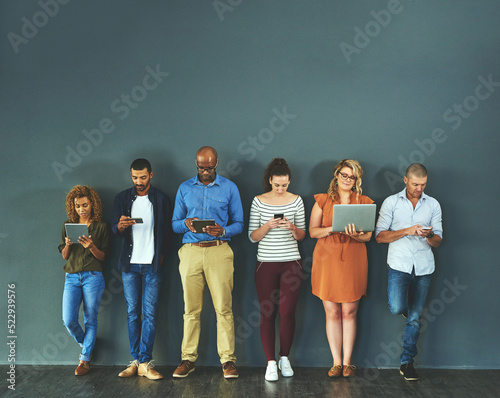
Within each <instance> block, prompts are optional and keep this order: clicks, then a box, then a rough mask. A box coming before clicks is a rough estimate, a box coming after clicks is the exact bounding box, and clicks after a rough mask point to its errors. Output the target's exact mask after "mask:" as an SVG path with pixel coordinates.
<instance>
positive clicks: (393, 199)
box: [375, 188, 443, 276]
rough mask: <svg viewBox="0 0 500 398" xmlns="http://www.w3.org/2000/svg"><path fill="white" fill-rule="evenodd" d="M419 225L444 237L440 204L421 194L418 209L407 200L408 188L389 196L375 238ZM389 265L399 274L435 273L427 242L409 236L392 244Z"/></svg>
mask: <svg viewBox="0 0 500 398" xmlns="http://www.w3.org/2000/svg"><path fill="white" fill-rule="evenodd" d="M415 224H419V225H421V226H422V227H432V231H433V232H434V233H435V234H436V235H439V236H440V237H441V238H442V237H443V225H442V221H441V206H440V205H439V202H438V201H437V200H436V199H434V198H432V197H430V196H428V195H426V194H425V193H423V192H422V196H421V197H420V199H419V200H418V202H417V205H416V206H415V208H413V204H412V203H411V202H410V200H409V199H408V198H407V197H406V188H405V189H403V190H402V191H401V192H399V193H397V194H395V195H391V196H389V197H388V198H387V199H386V200H384V203H382V207H381V208H380V212H379V218H378V220H377V226H376V227H375V236H377V235H378V234H379V233H380V232H382V231H398V230H400V229H404V228H408V227H411V226H413V225H415ZM387 264H389V267H391V268H392V269H395V270H396V271H401V272H406V273H408V274H411V273H412V270H413V267H415V275H417V276H420V275H429V274H432V273H433V272H434V269H435V264H434V255H433V254H432V247H431V245H429V243H428V242H427V239H426V238H423V237H420V236H416V235H407V236H404V237H402V238H400V239H398V240H396V241H394V242H391V243H389V252H388V254H387Z"/></svg>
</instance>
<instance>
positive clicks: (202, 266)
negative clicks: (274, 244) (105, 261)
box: [172, 147, 243, 378]
mask: <svg viewBox="0 0 500 398" xmlns="http://www.w3.org/2000/svg"><path fill="white" fill-rule="evenodd" d="M218 164H219V160H218V157H217V151H216V150H215V149H214V148H212V147H202V148H200V149H199V150H198V152H197V154H196V167H197V169H198V175H197V176H196V177H194V178H191V179H189V180H187V181H185V182H183V183H182V184H181V185H180V187H179V189H178V191H177V196H176V198H175V208H174V213H173V217H172V228H173V230H174V232H176V233H179V234H184V235H183V238H182V243H183V245H182V247H181V249H180V250H179V259H180V264H179V273H180V274H181V281H182V287H183V290H184V336H183V339H182V347H181V356H182V362H181V364H180V365H179V366H178V367H177V369H176V370H175V371H174V373H173V376H174V377H186V376H188V375H189V374H190V373H191V372H193V371H194V369H195V365H194V363H195V361H196V359H197V358H198V343H199V339H200V315H201V310H202V308H203V291H204V289H205V285H208V288H209V289H210V294H211V296H212V302H213V305H214V309H215V312H216V315H217V349H218V353H219V356H220V361H221V363H222V370H223V372H224V377H225V378H237V377H238V370H237V369H236V366H235V364H234V362H235V361H236V357H235V356H234V345H235V336H234V319H233V310H232V291H233V271H234V267H233V257H234V256H233V251H232V250H231V247H230V246H229V243H228V242H229V241H230V240H231V237H233V236H234V235H237V234H239V233H241V232H242V231H243V207H242V205H241V199H240V193H239V191H238V188H237V187H236V185H235V184H234V183H233V182H231V181H229V180H228V179H227V178H224V177H222V176H220V175H218V174H217V173H216V168H217V165H218ZM198 219H200V220H207V219H213V220H215V225H209V226H206V227H204V228H203V232H197V231H196V229H195V228H194V226H193V220H198Z"/></svg>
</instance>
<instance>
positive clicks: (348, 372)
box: [342, 365, 356, 377]
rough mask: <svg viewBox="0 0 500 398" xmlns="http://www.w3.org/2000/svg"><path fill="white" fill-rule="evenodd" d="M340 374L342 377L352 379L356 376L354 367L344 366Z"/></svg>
mask: <svg viewBox="0 0 500 398" xmlns="http://www.w3.org/2000/svg"><path fill="white" fill-rule="evenodd" d="M342 374H343V375H344V377H353V376H355V375H356V366H354V365H344V369H343V370H342Z"/></svg>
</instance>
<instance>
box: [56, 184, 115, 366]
mask: <svg viewBox="0 0 500 398" xmlns="http://www.w3.org/2000/svg"><path fill="white" fill-rule="evenodd" d="M66 212H67V213H68V221H66V222H67V223H78V224H87V226H88V231H89V236H82V237H80V238H79V239H78V242H72V241H71V240H70V239H69V238H68V237H67V236H66V231H65V228H64V225H63V229H62V238H61V244H60V245H59V251H60V252H61V254H62V257H63V258H64V259H65V260H67V263H66V265H65V266H64V268H63V269H64V271H66V281H65V283H64V292H63V303H62V308H63V322H64V326H66V328H67V329H68V332H69V334H70V335H71V336H73V338H74V339H75V340H76V342H77V343H78V344H79V345H80V347H82V352H81V354H80V362H79V364H78V367H77V368H76V370H75V375H76V376H83V375H85V374H87V373H88V372H89V370H90V361H91V359H92V350H93V349H94V344H95V340H96V335H97V312H98V310H99V303H100V302H101V297H102V294H103V292H104V277H103V275H102V270H103V267H104V260H105V259H106V257H107V256H108V254H109V253H110V249H111V234H110V230H109V227H108V225H107V224H106V223H104V222H102V221H101V217H102V203H101V199H100V198H99V195H98V194H97V192H96V191H95V190H94V189H92V188H91V187H89V186H83V185H77V186H75V187H74V188H73V189H72V190H71V191H70V192H69V193H68V195H67V196H66ZM82 301H83V314H84V323H85V331H84V330H83V329H82V327H81V326H80V323H79V322H78V313H79V310H80V305H81V304H82Z"/></svg>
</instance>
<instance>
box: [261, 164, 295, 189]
mask: <svg viewBox="0 0 500 398" xmlns="http://www.w3.org/2000/svg"><path fill="white" fill-rule="evenodd" d="M274 176H288V178H289V179H292V172H291V170H290V167H288V164H287V163H286V160H285V159H282V158H274V159H273V160H271V163H269V165H268V166H267V168H266V172H265V173H264V180H263V181H262V182H263V183H264V190H265V191H266V192H270V191H271V190H272V189H273V188H272V186H271V184H270V182H269V180H270V179H271V178H272V177H274Z"/></svg>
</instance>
